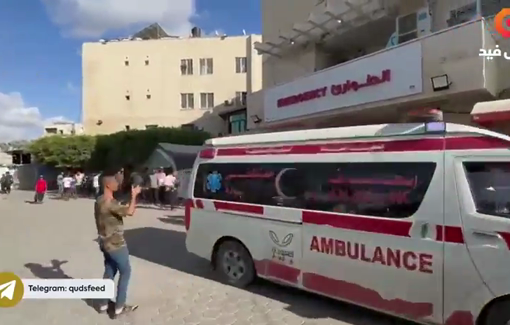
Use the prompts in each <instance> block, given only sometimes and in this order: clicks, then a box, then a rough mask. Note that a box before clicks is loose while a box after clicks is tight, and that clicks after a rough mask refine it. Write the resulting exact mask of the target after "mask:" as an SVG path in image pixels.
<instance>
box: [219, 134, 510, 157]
mask: <svg viewBox="0 0 510 325" xmlns="http://www.w3.org/2000/svg"><path fill="white" fill-rule="evenodd" d="M509 147H510V144H509V143H508V142H507V141H505V140H502V139H498V138H493V137H485V136H470V137H456V138H455V137H453V138H437V139H418V140H398V141H395V140H392V141H372V142H340V143H339V142H335V143H331V142H328V143H320V144H305V145H284V146H277V147H237V148H236V147H233V148H218V149H217V151H216V156H266V155H310V154H332V153H361V152H416V151H438V150H479V149H508V148H509Z"/></svg>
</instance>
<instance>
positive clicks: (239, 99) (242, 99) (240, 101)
mask: <svg viewBox="0 0 510 325" xmlns="http://www.w3.org/2000/svg"><path fill="white" fill-rule="evenodd" d="M246 96H247V93H246V91H237V92H236V104H237V106H243V107H244V106H246Z"/></svg>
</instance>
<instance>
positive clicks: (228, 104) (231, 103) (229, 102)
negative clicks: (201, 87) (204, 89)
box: [223, 100, 234, 106]
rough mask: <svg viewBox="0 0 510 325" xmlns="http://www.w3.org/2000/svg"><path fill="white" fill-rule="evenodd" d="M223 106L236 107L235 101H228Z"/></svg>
mask: <svg viewBox="0 0 510 325" xmlns="http://www.w3.org/2000/svg"><path fill="white" fill-rule="evenodd" d="M223 104H224V105H225V106H232V105H234V101H232V100H226V101H224V102H223Z"/></svg>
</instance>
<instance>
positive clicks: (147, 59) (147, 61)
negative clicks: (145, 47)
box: [145, 57, 149, 65]
mask: <svg viewBox="0 0 510 325" xmlns="http://www.w3.org/2000/svg"><path fill="white" fill-rule="evenodd" d="M145 65H149V57H147V58H145Z"/></svg>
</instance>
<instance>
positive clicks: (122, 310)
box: [113, 305, 138, 318]
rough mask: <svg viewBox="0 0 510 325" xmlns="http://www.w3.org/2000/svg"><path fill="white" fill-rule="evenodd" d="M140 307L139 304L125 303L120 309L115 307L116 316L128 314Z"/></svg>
mask: <svg viewBox="0 0 510 325" xmlns="http://www.w3.org/2000/svg"><path fill="white" fill-rule="evenodd" d="M137 309H138V305H132V306H131V305H124V307H122V308H120V309H118V308H117V309H115V314H114V316H113V317H114V318H117V317H120V316H122V315H126V314H129V313H131V312H134V311H135V310H137Z"/></svg>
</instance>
